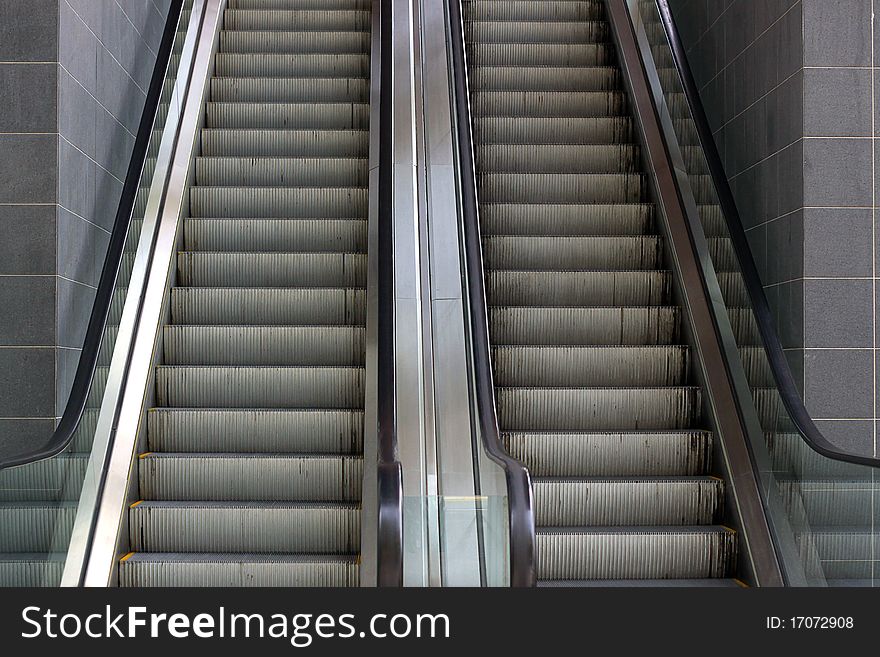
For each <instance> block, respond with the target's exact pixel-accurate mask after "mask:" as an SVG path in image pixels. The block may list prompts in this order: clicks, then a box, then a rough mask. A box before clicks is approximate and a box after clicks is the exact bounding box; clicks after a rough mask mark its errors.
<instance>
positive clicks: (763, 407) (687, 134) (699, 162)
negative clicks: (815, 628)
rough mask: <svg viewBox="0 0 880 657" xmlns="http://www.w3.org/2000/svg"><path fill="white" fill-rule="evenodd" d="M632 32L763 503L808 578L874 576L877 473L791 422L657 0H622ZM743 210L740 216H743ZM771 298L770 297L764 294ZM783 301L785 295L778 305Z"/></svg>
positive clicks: (879, 512)
mask: <svg viewBox="0 0 880 657" xmlns="http://www.w3.org/2000/svg"><path fill="white" fill-rule="evenodd" d="M628 4H629V6H630V11H631V12H633V17H634V19H635V20H634V24H636V29H637V32H638V31H640V29H642V28H643V29H644V35H645V36H646V37H647V41H648V44H649V45H650V47H651V51H652V53H653V59H654V66H655V67H656V70H657V74H658V77H659V81H660V86H661V87H662V90H663V97H664V100H665V103H666V109H667V110H668V112H669V115H670V117H671V119H672V126H673V130H674V133H675V134H674V137H675V140H676V141H677V146H678V148H679V150H680V152H681V155H682V159H683V161H684V165H685V168H686V171H687V174H688V178H689V179H690V185H691V190H692V192H693V196H694V199H695V201H696V203H697V206H698V209H699V214H700V220H701V223H702V226H703V231H704V233H705V236H706V240H707V242H708V246H709V253H710V256H711V259H712V263H713V265H714V268H715V272H716V275H717V278H718V282H719V284H720V287H721V291H722V295H723V297H724V303H725V306H726V308H727V313H728V317H729V320H730V324H731V327H732V329H733V334H734V337H735V339H736V344H737V347H738V349H739V353H740V356H741V361H742V366H743V369H744V370H745V374H746V377H747V379H748V382H749V386H750V388H751V392H752V397H753V400H754V406H755V409H756V411H757V415H758V418H759V421H760V424H761V427H762V429H763V445H762V447H764V448H766V452H765V453H766V455H767V457H768V458H767V465H766V472H762V473H760V474H761V475H762V476H761V479H762V481H763V482H765V485H767V486H773V487H774V488H775V489H776V490H775V491H774V492H776V493H778V496H774V497H776V499H779V500H780V502H781V503H780V504H779V505H778V506H779V508H778V509H774V508H772V507H773V505H771V508H770V509H768V512H769V514H770V515H771V519H772V516H773V515H780V514H781V515H783V516H784V517H782V518H778V519H779V520H781V521H782V522H781V523H779V524H787V525H788V526H789V527H790V528H791V531H792V533H793V539H794V550H793V553H794V554H793V555H792V558H794V559H796V560H798V561H799V563H797V564H787V569H792V568H802V569H803V572H804V573H805V575H806V578H807V582H808V583H809V584H812V585H823V584H826V583H827V584H828V585H830V586H872V585H878V584H880V526H878V521H880V483H878V479H877V470H876V469H873V468H869V467H866V466H858V465H852V464H848V463H842V462H839V461H834V460H831V459H827V458H825V457H823V456H821V455H820V454H818V453H817V452H815V451H813V450H812V449H811V448H810V447H809V446H808V445H807V443H806V442H805V441H804V440H803V439H802V437H801V435H800V434H799V433H798V432H797V431H796V430H795V428H794V425H793V422H792V420H791V418H790V417H789V415H788V414H787V411H786V410H785V407H784V405H783V403H782V401H781V399H780V395H779V392H778V389H777V388H776V384H775V381H774V378H773V374H772V371H771V368H770V365H769V361H768V358H767V355H766V352H765V350H764V347H763V343H762V340H761V336H760V334H759V332H758V329H757V324H756V322H755V317H754V314H753V312H752V309H751V305H750V301H749V298H748V294H747V292H746V287H745V285H744V283H743V278H742V274H741V271H740V268H739V265H738V261H737V258H736V255H735V252H734V250H733V248H732V245H731V240H730V234H729V232H728V229H727V224H726V220H725V217H724V215H723V213H722V211H721V207H720V205H719V201H718V196H717V192H716V189H715V186H714V183H713V179H712V177H711V175H710V174H709V167H708V164H707V161H706V157H705V154H704V151H703V148H702V146H701V143H700V139H699V136H698V132H697V129H696V124H695V122H694V119H693V116H692V115H691V112H690V107H689V105H688V103H687V100H686V98H685V94H684V91H683V87H682V84H681V80H680V78H679V74H678V71H677V69H676V67H675V64H674V60H673V54H672V49H671V47H670V44H669V41H668V38H667V34H666V31H665V28H664V26H663V23H662V22H661V15H660V11H659V8H658V5H657V2H656V0H629V2H628ZM744 219H746V218H744ZM770 301H771V306H772V305H774V304H773V299H772V298H771V299H770ZM779 307H784V304H781V305H779Z"/></svg>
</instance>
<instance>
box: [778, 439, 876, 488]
mask: <svg viewBox="0 0 880 657" xmlns="http://www.w3.org/2000/svg"><path fill="white" fill-rule="evenodd" d="M765 439H766V441H767V445H768V447H769V450H770V458H771V461H772V463H773V470H774V471H775V472H779V473H782V475H783V476H784V475H794V476H795V477H796V478H797V479H801V480H809V479H813V480H817V479H826V478H840V479H850V480H852V481H858V480H859V479H860V478H861V477H863V476H864V472H865V469H864V467H863V466H861V465H856V464H852V463H844V462H843V461H832V460H831V459H828V458H825V457H824V456H822V455H821V454H819V453H818V452H815V451H813V450H812V449H810V448H809V447H808V446H807V444H806V442H804V439H803V438H802V437H801V435H800V434H799V433H794V432H792V433H768V434H765Z"/></svg>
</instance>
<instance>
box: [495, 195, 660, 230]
mask: <svg viewBox="0 0 880 657" xmlns="http://www.w3.org/2000/svg"><path fill="white" fill-rule="evenodd" d="M653 226H654V206H653V204H648V203H645V204H639V203H626V204H619V205H597V204H590V205H577V204H568V205H560V204H546V205H545V204H540V203H520V204H516V203H485V204H482V205H481V206H480V227H481V230H482V233H483V235H559V236H571V235H596V236H601V235H644V234H650V233H652V232H653Z"/></svg>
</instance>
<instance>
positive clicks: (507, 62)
mask: <svg viewBox="0 0 880 657" xmlns="http://www.w3.org/2000/svg"><path fill="white" fill-rule="evenodd" d="M529 4H532V3H529ZM468 50H469V51H470V52H469V57H470V58H471V59H472V61H474V62H479V63H480V64H481V65H484V66H539V65H554V66H608V65H610V64H612V63H613V62H614V60H615V59H616V57H615V52H614V47H613V46H612V45H611V44H604V43H516V42H512V43H474V44H471V45H470V47H469V48H468Z"/></svg>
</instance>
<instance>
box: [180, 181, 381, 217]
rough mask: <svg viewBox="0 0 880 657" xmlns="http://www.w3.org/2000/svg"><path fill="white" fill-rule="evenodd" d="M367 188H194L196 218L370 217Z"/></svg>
mask: <svg viewBox="0 0 880 657" xmlns="http://www.w3.org/2000/svg"><path fill="white" fill-rule="evenodd" d="M367 202H368V195H367V189H366V188H365V187H193V188H192V189H191V190H190V212H191V214H192V216H194V217H242V216H249V215H250V216H255V217H304V218H306V217H307V218H312V217H366V216H367Z"/></svg>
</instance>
